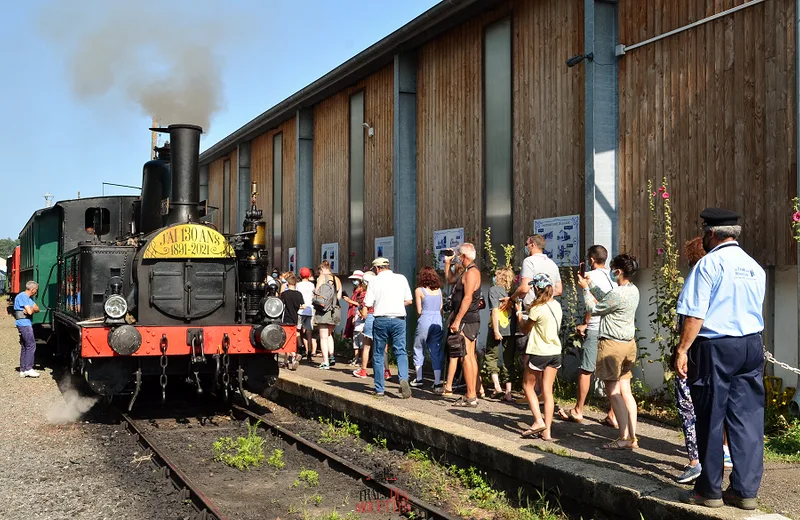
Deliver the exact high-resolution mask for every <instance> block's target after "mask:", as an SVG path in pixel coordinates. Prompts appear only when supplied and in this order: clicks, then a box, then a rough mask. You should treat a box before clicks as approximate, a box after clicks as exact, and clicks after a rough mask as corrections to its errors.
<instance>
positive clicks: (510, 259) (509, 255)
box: [500, 244, 514, 271]
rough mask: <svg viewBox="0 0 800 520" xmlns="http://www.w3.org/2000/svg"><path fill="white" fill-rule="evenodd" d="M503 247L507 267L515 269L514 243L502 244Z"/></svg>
mask: <svg viewBox="0 0 800 520" xmlns="http://www.w3.org/2000/svg"><path fill="white" fill-rule="evenodd" d="M500 247H502V248H503V256H504V257H505V259H506V267H507V268H509V269H511V270H512V271H513V270H514V244H500Z"/></svg>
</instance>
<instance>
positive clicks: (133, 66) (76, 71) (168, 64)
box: [40, 0, 241, 129]
mask: <svg viewBox="0 0 800 520" xmlns="http://www.w3.org/2000/svg"><path fill="white" fill-rule="evenodd" d="M224 4H225V3H224V2H208V1H200V0H195V1H186V0H172V1H170V2H156V1H155V0H62V1H57V2H53V3H51V4H50V5H49V6H48V7H47V9H46V11H44V12H43V13H42V17H41V20H40V21H41V24H40V25H41V27H42V28H43V30H44V32H45V34H46V36H47V37H48V38H49V39H51V40H52V42H53V43H54V44H55V45H56V46H57V49H58V51H59V52H61V53H63V54H64V67H65V69H66V73H67V75H68V77H69V82H70V85H71V88H72V90H73V92H74V93H75V95H76V96H77V97H78V98H80V99H83V100H90V99H94V98H100V97H104V96H107V95H109V94H111V95H116V96H120V95H121V96H123V97H124V98H126V99H127V100H129V101H132V102H134V103H136V104H138V106H139V107H140V108H141V110H142V112H143V113H144V114H145V115H148V116H155V117H156V118H157V119H158V120H159V123H162V122H163V123H165V124H168V123H192V124H197V125H200V126H202V127H203V128H204V129H208V127H209V123H210V120H211V116H212V115H213V114H214V113H215V112H217V111H218V110H220V109H221V108H222V103H223V101H222V89H223V82H222V72H221V70H222V67H221V58H220V56H219V51H220V45H221V44H222V43H223V41H224V40H226V36H227V35H228V34H231V33H232V31H230V30H228V29H226V28H234V26H235V25H236V24H237V23H238V20H239V17H238V16H236V15H235V14H234V13H230V12H229V13H226V15H227V16H222V18H220V15H221V14H222V13H220V12H218V11H217V9H216V8H221V7H222V6H224ZM226 19H228V20H229V21H230V22H231V23H225V20H226ZM235 28H236V29H237V30H239V29H241V25H239V27H235Z"/></svg>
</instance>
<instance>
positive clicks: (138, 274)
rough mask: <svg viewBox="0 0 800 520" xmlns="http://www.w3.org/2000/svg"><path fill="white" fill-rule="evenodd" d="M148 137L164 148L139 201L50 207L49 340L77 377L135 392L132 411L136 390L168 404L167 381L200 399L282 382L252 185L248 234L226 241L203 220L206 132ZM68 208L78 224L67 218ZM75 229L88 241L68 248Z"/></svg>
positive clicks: (281, 334)
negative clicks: (191, 389)
mask: <svg viewBox="0 0 800 520" xmlns="http://www.w3.org/2000/svg"><path fill="white" fill-rule="evenodd" d="M154 130H157V131H161V132H168V133H169V137H170V142H169V143H168V145H167V146H165V147H164V148H159V149H158V154H159V155H158V158H157V159H155V160H153V161H150V162H148V163H146V164H145V166H144V171H143V179H142V181H143V183H142V195H141V198H140V199H132V198H130V197H117V198H114V197H106V198H103V199H93V201H94V202H92V204H91V206H92V207H90V208H88V209H84V206H85V205H86V203H85V202H81V201H83V200H85V199H78V200H75V201H63V202H59V203H58V204H56V207H57V208H60V209H59V211H60V217H59V219H57V220H58V223H59V226H60V236H61V238H60V239H59V255H58V285H57V288H58V289H57V290H58V298H57V300H58V303H57V307H56V309H55V310H54V311H53V312H52V318H51V319H52V334H53V337H54V338H55V340H56V344H57V346H58V348H59V349H60V350H61V351H62V352H64V353H65V354H69V358H70V360H71V368H72V371H73V373H80V374H82V375H83V376H84V378H85V379H86V381H87V382H88V383H89V385H90V387H91V388H92V389H93V390H94V391H95V392H97V393H98V394H101V395H104V396H114V395H119V394H123V393H132V398H131V401H130V406H132V405H133V402H134V401H135V399H136V396H137V395H138V392H139V389H140V387H141V385H142V384H143V382H145V383H147V384H150V383H154V384H159V385H160V386H161V389H162V398H165V397H166V389H167V387H168V384H169V383H170V382H171V381H174V378H181V379H185V380H186V381H188V382H189V383H191V384H193V385H195V386H196V389H197V392H198V393H199V394H202V393H203V391H204V388H205V389H216V390H219V391H221V392H223V393H224V394H225V395H226V396H227V395H228V391H229V390H231V389H235V388H238V389H239V390H240V391H241V390H243V389H244V388H245V387H248V388H249V389H250V390H252V391H254V392H257V393H261V392H263V391H264V390H266V389H267V388H268V387H269V386H270V385H272V384H273V383H274V382H275V380H276V378H277V377H278V362H277V355H278V354H281V353H288V352H293V351H295V350H296V341H295V328H294V327H292V326H284V325H281V323H282V318H283V310H284V309H283V303H282V301H281V300H280V298H278V297H276V296H275V295H274V294H271V293H270V292H269V290H268V285H267V267H268V266H267V256H266V249H265V223H264V221H263V220H262V219H261V217H262V212H261V210H259V209H258V208H257V207H256V204H255V190H256V186H255V185H253V198H252V207H251V208H250V210H249V211H248V212H247V214H246V219H245V222H244V232H243V233H240V234H237V235H234V236H227V237H226V236H224V235H223V234H221V233H220V232H218V231H217V230H216V229H215V228H214V227H213V226H212V225H210V224H206V223H203V222H202V221H201V216H202V215H201V214H202V213H203V211H202V207H206V206H207V205H206V206H203V205H201V204H200V201H199V193H200V190H199V168H198V161H199V147H200V134H201V133H202V129H201V128H200V127H198V126H193V125H170V126H169V127H168V128H166V129H154ZM110 199H118V202H117V203H116V204H111V203H107V202H108V200H110ZM77 206H80V208H77ZM76 212H77V213H79V214H80V213H83V216H84V217H85V218H70V215H72V214H73V213H76ZM78 227H80V229H78ZM111 228H113V230H114V231H115V233H114V232H111ZM76 233H78V234H83V235H84V238H86V239H85V240H80V241H78V242H77V245H76V246H75V247H72V248H70V249H66V248H65V246H68V245H71V242H70V240H66V239H65V237H71V236H74V235H75V234H76ZM242 395H244V394H242Z"/></svg>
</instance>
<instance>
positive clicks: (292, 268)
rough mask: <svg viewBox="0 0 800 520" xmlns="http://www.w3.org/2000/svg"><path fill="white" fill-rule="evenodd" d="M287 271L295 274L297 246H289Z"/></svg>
mask: <svg viewBox="0 0 800 520" xmlns="http://www.w3.org/2000/svg"><path fill="white" fill-rule="evenodd" d="M289 271H291V272H293V273H295V274H297V248H296V247H290V248H289Z"/></svg>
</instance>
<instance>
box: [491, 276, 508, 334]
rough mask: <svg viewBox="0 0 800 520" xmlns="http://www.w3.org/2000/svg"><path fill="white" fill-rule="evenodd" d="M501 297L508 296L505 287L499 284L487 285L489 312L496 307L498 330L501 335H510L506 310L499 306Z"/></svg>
mask: <svg viewBox="0 0 800 520" xmlns="http://www.w3.org/2000/svg"><path fill="white" fill-rule="evenodd" d="M501 298H508V291H506V289H505V287H502V286H500V285H493V286H492V287H489V312H490V313H491V312H492V311H493V310H495V309H497V324H498V325H499V329H500V330H498V332H499V333H500V335H501V336H510V335H511V333H512V331H511V319H510V317H509V313H508V311H506V310H503V309H501V308H500V299H501ZM490 323H491V322H490Z"/></svg>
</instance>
